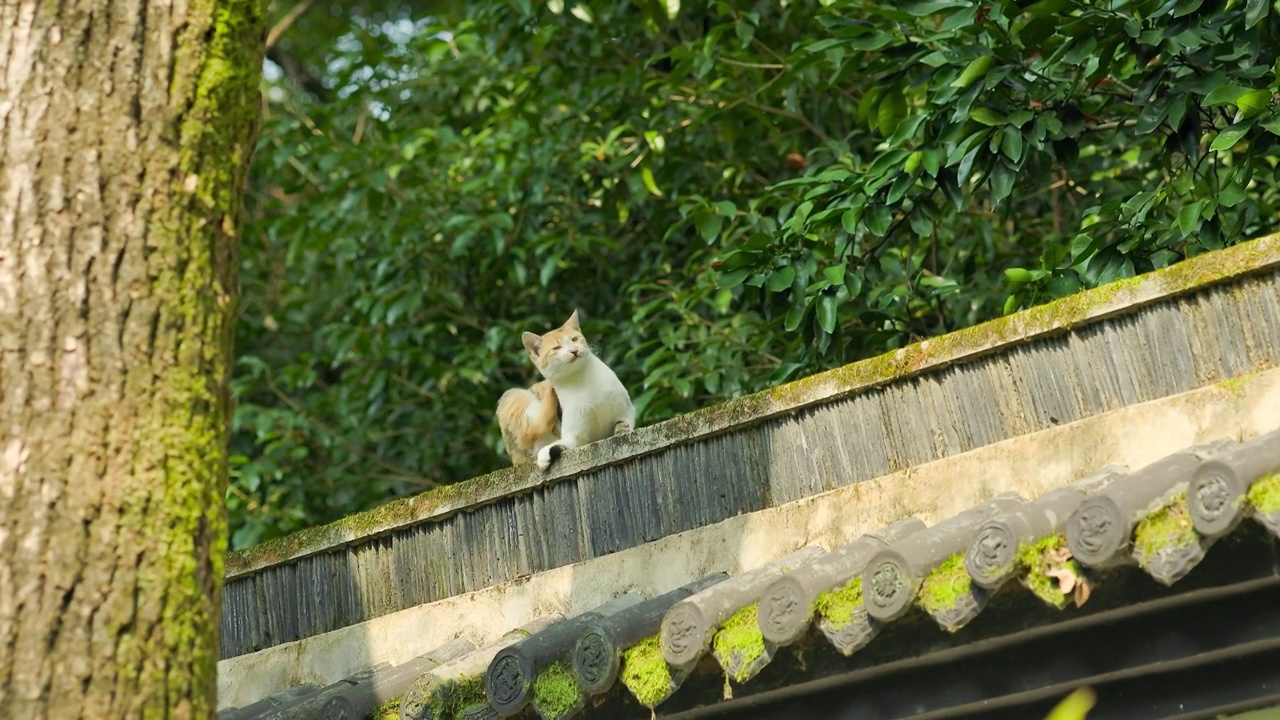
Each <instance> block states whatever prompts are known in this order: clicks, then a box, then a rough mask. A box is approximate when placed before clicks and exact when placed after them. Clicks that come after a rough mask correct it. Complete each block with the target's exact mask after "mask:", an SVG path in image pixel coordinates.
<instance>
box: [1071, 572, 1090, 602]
mask: <svg viewBox="0 0 1280 720" xmlns="http://www.w3.org/2000/svg"><path fill="white" fill-rule="evenodd" d="M1091 592H1093V588H1092V587H1090V586H1089V581H1088V580H1086V579H1084V578H1083V577H1081V578H1078V580H1077V582H1076V592H1075V600H1076V607H1080V606H1081V605H1084V604H1085V603H1086V602H1089V593H1091Z"/></svg>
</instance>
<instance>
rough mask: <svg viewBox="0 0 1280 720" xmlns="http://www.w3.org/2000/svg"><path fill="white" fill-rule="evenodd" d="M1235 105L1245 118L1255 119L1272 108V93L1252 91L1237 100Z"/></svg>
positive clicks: (1268, 91)
mask: <svg viewBox="0 0 1280 720" xmlns="http://www.w3.org/2000/svg"><path fill="white" fill-rule="evenodd" d="M1235 103H1236V107H1237V108H1239V109H1240V112H1241V114H1242V115H1243V117H1246V118H1247V117H1253V116H1254V115H1257V114H1258V113H1261V112H1264V111H1266V110H1267V109H1269V108H1270V107H1271V91H1270V90H1252V91H1250V92H1247V93H1245V94H1243V95H1241V96H1240V97H1238V98H1236V100H1235Z"/></svg>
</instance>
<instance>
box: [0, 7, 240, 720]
mask: <svg viewBox="0 0 1280 720" xmlns="http://www.w3.org/2000/svg"><path fill="white" fill-rule="evenodd" d="M264 4H265V3H264V2H262V0H221V1H215V0H185V1H184V0H64V1H63V2H38V1H37V0H0V63H2V64H3V67H2V68H0V398H2V400H0V402H3V405H2V406H0V716H4V717H8V718H37V717H47V718H97V717H130V718H133V717H147V718H150V717H180V718H185V717H200V718H204V717H211V716H212V715H213V712H214V709H215V707H216V699H215V694H216V677H215V676H216V663H217V657H218V630H217V628H218V612H219V594H220V588H221V584H222V562H223V552H224V549H225V546H226V518H225V511H224V507H223V494H224V492H225V488H226V472H227V449H226V448H227V436H228V422H229V412H230V402H229V396H228V375H229V369H230V364H231V339H232V335H231V330H232V323H233V312H234V301H235V298H236V295H237V287H236V283H237V280H236V278H237V267H236V254H235V249H236V245H237V236H238V233H239V228H240V212H239V209H240V202H241V189H242V186H243V183H244V176H245V173H246V171H247V166H248V161H249V159H250V156H251V154H252V151H253V144H254V140H255V137H256V133H257V124H258V117H259V90H258V87H259V86H258V78H259V74H260V72H261V64H262V52H263V37H264V30H265V18H264V16H265V8H264Z"/></svg>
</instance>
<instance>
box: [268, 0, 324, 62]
mask: <svg viewBox="0 0 1280 720" xmlns="http://www.w3.org/2000/svg"><path fill="white" fill-rule="evenodd" d="M315 4H316V0H302V2H300V3H298V4H297V5H294V6H293V9H292V10H290V11H289V12H288V14H286V15H285V16H284V17H282V18H280V22H278V23H276V24H275V27H273V28H271V32H269V33H267V50H270V49H271V48H273V47H275V45H276V43H277V42H278V41H279V40H280V36H281V35H283V34H284V33H285V31H286V30H288V29H289V28H290V27H292V26H293V23H294V22H295V21H296V20H297V19H298V18H300V17H302V14H303V13H305V12H306V11H307V10H309V9H311V6H312V5H315Z"/></svg>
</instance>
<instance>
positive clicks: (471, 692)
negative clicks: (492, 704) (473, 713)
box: [425, 675, 489, 720]
mask: <svg viewBox="0 0 1280 720" xmlns="http://www.w3.org/2000/svg"><path fill="white" fill-rule="evenodd" d="M488 702H489V701H488V700H487V699H485V696H484V676H483V675H469V676H466V677H461V678H458V679H456V680H449V681H447V682H444V683H441V684H440V685H439V686H438V687H436V688H435V690H433V691H432V693H431V696H430V697H429V698H427V701H426V703H425V704H426V706H427V709H428V710H429V711H430V716H431V717H432V718H433V719H434V720H455V718H460V717H462V714H463V713H464V712H466V711H467V710H468V709H470V708H474V707H482V706H484V705H487V704H488Z"/></svg>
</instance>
